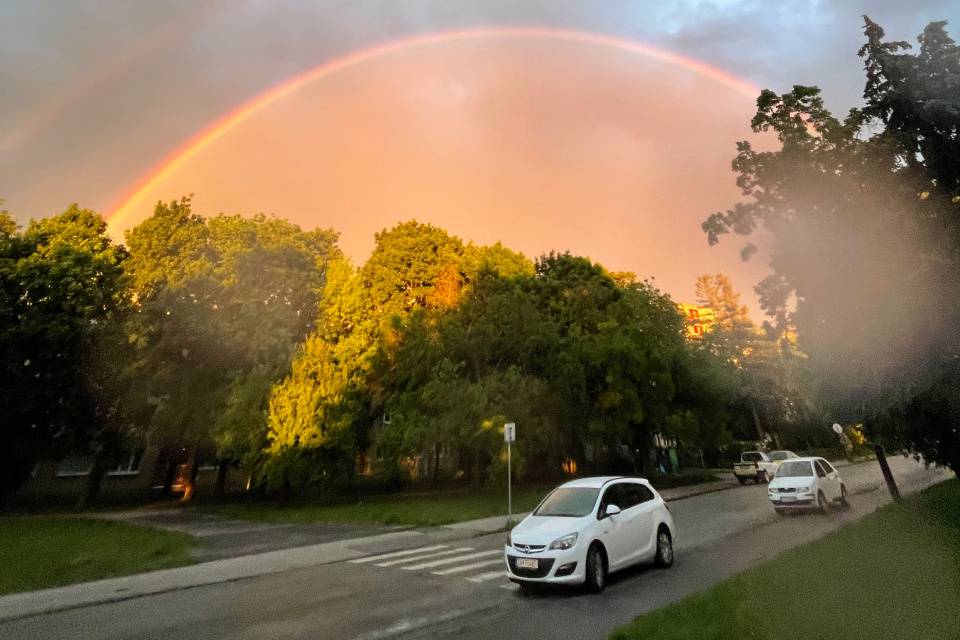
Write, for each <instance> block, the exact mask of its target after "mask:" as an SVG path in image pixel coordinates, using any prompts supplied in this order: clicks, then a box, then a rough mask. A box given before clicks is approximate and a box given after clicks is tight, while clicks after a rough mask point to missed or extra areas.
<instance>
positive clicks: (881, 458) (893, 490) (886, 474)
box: [873, 445, 900, 500]
mask: <svg viewBox="0 0 960 640" xmlns="http://www.w3.org/2000/svg"><path fill="white" fill-rule="evenodd" d="M873 452H874V453H876V454H877V462H879V463H880V471H882V472H883V479H884V480H886V481H887V490H888V491H889V492H890V495H891V496H893V499H894V500H899V499H900V490H899V489H898V488H897V482H896V480H894V479H893V473H891V472H890V465H889V464H887V456H885V455H883V447H881V446H880V445H877V446H875V447H874V448H873Z"/></svg>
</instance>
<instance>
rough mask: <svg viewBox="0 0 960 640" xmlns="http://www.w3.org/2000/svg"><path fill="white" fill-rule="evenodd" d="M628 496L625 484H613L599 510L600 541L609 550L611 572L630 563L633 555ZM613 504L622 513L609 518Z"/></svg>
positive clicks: (602, 499)
mask: <svg viewBox="0 0 960 640" xmlns="http://www.w3.org/2000/svg"><path fill="white" fill-rule="evenodd" d="M626 498H627V496H626V495H625V492H624V490H623V483H620V482H618V483H616V484H612V485H610V486H609V487H607V488H606V489H605V490H604V492H603V497H602V498H600V506H599V508H598V509H597V520H599V521H600V522H599V523H598V524H599V531H600V535H599V538H600V541H601V542H603V546H604V547H606V549H607V562H608V563H609V565H610V570H611V571H615V570H617V569H619V568H621V567H623V566H625V565H626V564H627V562H628V558H629V557H630V553H631V544H630V542H631V541H630V532H631V531H630V530H631V527H630V520H631V514H630V513H629V511H630V510H629V508H625V507H626V506H627V500H626ZM611 504H614V505H617V507H619V508H620V513H618V514H616V515H613V516H608V515H606V512H607V507H608V506H609V505H611Z"/></svg>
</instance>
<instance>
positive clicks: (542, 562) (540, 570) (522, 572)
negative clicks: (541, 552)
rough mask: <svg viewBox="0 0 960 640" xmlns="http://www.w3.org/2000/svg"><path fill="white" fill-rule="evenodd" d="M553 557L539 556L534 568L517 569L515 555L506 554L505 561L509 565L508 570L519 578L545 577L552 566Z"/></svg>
mask: <svg viewBox="0 0 960 640" xmlns="http://www.w3.org/2000/svg"><path fill="white" fill-rule="evenodd" d="M553 562H554V558H540V559H539V560H537V568H536V569H518V568H517V556H511V555H508V556H507V563H508V564H509V565H510V572H511V573H513V575H515V576H518V577H520V578H545V577H547V574H549V573H550V569H552V568H553Z"/></svg>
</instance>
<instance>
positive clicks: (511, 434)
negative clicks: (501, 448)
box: [503, 422, 517, 524]
mask: <svg viewBox="0 0 960 640" xmlns="http://www.w3.org/2000/svg"><path fill="white" fill-rule="evenodd" d="M516 437H517V425H516V423H515V422H508V423H506V424H505V425H503V439H504V440H505V441H506V442H507V524H509V523H510V521H511V520H513V477H512V476H513V470H512V460H511V453H510V443H511V442H513V440H514V439H516Z"/></svg>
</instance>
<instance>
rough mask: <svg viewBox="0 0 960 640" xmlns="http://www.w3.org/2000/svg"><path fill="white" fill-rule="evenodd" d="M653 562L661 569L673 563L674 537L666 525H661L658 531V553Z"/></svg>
mask: <svg viewBox="0 0 960 640" xmlns="http://www.w3.org/2000/svg"><path fill="white" fill-rule="evenodd" d="M653 562H654V564H655V565H657V566H658V567H660V568H661V569H667V568H669V567H670V566H672V565H673V539H672V538H671V537H670V531H669V530H668V529H667V528H666V527H660V529H659V530H658V531H657V555H656V557H655V558H654V561H653Z"/></svg>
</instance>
